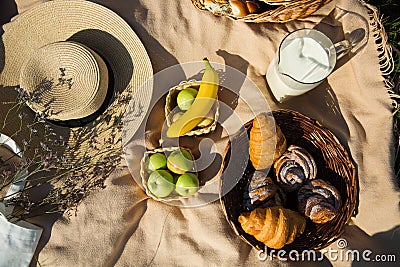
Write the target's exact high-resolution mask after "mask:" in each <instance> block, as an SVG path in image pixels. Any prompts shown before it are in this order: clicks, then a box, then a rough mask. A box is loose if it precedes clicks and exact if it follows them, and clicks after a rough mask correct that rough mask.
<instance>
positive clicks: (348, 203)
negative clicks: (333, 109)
mask: <svg viewBox="0 0 400 267" xmlns="http://www.w3.org/2000/svg"><path fill="white" fill-rule="evenodd" d="M272 113H273V115H274V118H275V119H276V117H277V116H279V114H288V115H290V116H293V117H296V118H299V119H301V120H304V121H307V122H309V123H311V124H312V125H314V126H315V127H318V128H319V129H320V130H322V131H324V132H326V133H327V134H329V135H330V137H331V138H332V140H334V142H336V145H337V146H340V148H341V150H342V153H343V156H344V158H345V159H346V160H348V162H347V164H346V167H347V168H348V171H349V173H348V175H349V177H348V178H349V180H350V182H351V185H347V186H346V189H347V192H346V194H347V198H346V200H345V201H343V203H342V208H341V211H342V212H343V210H347V212H346V213H345V214H344V215H345V216H344V217H343V219H341V220H340V225H337V226H338V227H337V228H338V231H336V232H335V233H334V234H332V233H331V234H330V236H328V239H327V240H326V241H325V242H324V243H322V244H319V245H318V246H315V247H310V248H308V249H313V250H320V249H323V248H325V247H327V246H329V245H330V244H331V243H332V242H334V241H335V240H337V239H338V238H339V236H340V235H341V234H342V233H343V231H344V226H345V225H346V224H347V223H349V221H350V219H351V217H355V216H356V214H357V208H358V191H359V187H358V178H357V173H356V168H355V164H354V161H353V159H352V158H351V156H350V154H349V153H348V152H347V151H346V149H345V148H344V147H343V145H342V144H341V143H340V142H339V140H338V139H337V137H336V136H335V135H334V134H333V133H332V132H331V131H330V130H329V129H328V128H326V127H324V126H323V125H322V124H321V123H320V122H319V121H317V120H315V119H312V118H309V117H307V116H306V115H304V114H302V113H300V112H297V111H293V110H289V109H280V110H276V111H273V112H272ZM252 122H253V119H252V120H250V121H248V122H247V123H246V124H245V128H246V133H248V131H249V130H250V129H251V126H252ZM228 154H230V142H228V144H227V146H226V148H225V151H224V154H223V159H224V160H223V161H222V164H221V169H220V171H219V177H220V178H221V179H220V180H219V194H220V204H221V207H222V210H223V212H224V215H225V218H226V220H227V222H228V224H229V225H230V227H231V228H232V230H233V231H234V232H235V234H236V235H237V236H239V238H240V239H242V240H243V241H245V242H246V243H247V244H249V245H251V246H252V247H253V248H255V249H256V250H258V251H260V252H261V251H265V248H266V246H264V245H263V246H260V244H256V243H253V242H251V240H249V239H248V238H247V237H246V235H247V234H244V235H242V234H241V232H243V230H242V229H241V228H238V227H237V226H236V225H235V222H233V221H232V220H231V219H230V217H229V214H228V207H227V206H226V204H225V197H226V195H228V194H229V192H228V193H227V194H226V195H222V191H223V190H222V186H223V177H222V175H223V171H224V169H225V167H226V164H225V162H226V159H227V158H226V157H227V155H228ZM228 162H229V160H228ZM342 193H343V192H342ZM236 223H237V224H238V222H236ZM309 223H312V222H311V221H309V220H308V219H307V224H309ZM328 223H329V222H328ZM328 223H327V224H328ZM239 227H240V226H239ZM248 236H249V235H248ZM295 242H296V241H295ZM295 242H294V243H292V244H291V245H293V244H295ZM259 243H261V242H259ZM285 248H286V246H285V247H284V248H283V249H285ZM274 256H276V255H274ZM286 256H287V253H286Z"/></svg>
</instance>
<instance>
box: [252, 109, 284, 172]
mask: <svg viewBox="0 0 400 267" xmlns="http://www.w3.org/2000/svg"><path fill="white" fill-rule="evenodd" d="M285 150H286V138H285V136H284V135H283V133H282V131H281V129H280V127H279V126H278V125H277V124H275V122H274V120H273V117H272V116H270V115H267V114H266V113H260V114H258V115H257V116H256V118H255V119H254V120H253V127H252V128H251V130H250V140H249V153H250V161H251V163H252V164H253V166H254V168H255V169H256V170H262V169H267V168H269V167H271V166H272V164H273V162H274V161H276V160H277V159H278V158H279V157H280V156H281V155H282V154H283V153H284V152H285Z"/></svg>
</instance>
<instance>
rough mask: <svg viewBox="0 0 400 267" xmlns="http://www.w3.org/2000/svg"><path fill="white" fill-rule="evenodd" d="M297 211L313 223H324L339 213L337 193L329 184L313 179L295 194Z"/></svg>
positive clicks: (339, 200) (339, 204)
mask: <svg viewBox="0 0 400 267" xmlns="http://www.w3.org/2000/svg"><path fill="white" fill-rule="evenodd" d="M297 198H298V210H299V211H300V213H302V214H304V215H305V216H306V217H309V218H310V219H311V220H312V221H313V222H315V223H326V222H328V221H330V220H332V219H333V218H335V216H336V214H337V213H338V212H339V209H340V207H341V197H340V193H339V191H338V190H337V189H336V188H335V187H334V186H333V185H331V184H330V183H329V182H327V181H324V180H321V179H315V180H310V181H308V182H307V183H306V184H305V185H304V186H302V187H301V188H300V190H299V192H298V194H297Z"/></svg>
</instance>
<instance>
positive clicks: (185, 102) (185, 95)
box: [176, 87, 198, 110]
mask: <svg viewBox="0 0 400 267" xmlns="http://www.w3.org/2000/svg"><path fill="white" fill-rule="evenodd" d="M197 92H198V91H197V90H196V89H194V88H191V87H189V88H186V89H183V90H182V91H180V92H179V94H178V96H177V98H176V102H177V103H178V107H179V108H180V109H181V110H188V109H189V108H190V106H191V105H192V103H193V101H194V99H195V98H196V96H197Z"/></svg>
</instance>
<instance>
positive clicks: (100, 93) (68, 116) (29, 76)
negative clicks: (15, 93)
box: [20, 41, 108, 121]
mask: <svg viewBox="0 0 400 267" xmlns="http://www.w3.org/2000/svg"><path fill="white" fill-rule="evenodd" d="M20 86H21V88H23V89H25V90H26V91H27V92H28V93H29V94H30V95H31V96H34V97H35V98H37V101H36V103H35V101H31V102H28V105H29V106H30V107H31V108H32V109H33V110H35V111H36V112H39V113H45V112H47V113H48V114H46V116H47V118H48V119H51V120H64V121H68V120H73V119H82V118H86V117H88V116H90V115H92V114H93V113H95V112H96V111H97V110H99V109H100V107H101V106H102V104H103V103H104V101H105V99H106V95H107V90H108V70H107V66H106V63H105V62H104V61H103V59H102V58H101V57H100V56H99V55H98V54H97V53H96V52H94V51H93V50H91V49H90V48H88V47H86V46H84V45H81V44H79V43H76V42H68V41H64V42H56V43H51V44H48V45H45V46H44V47H42V48H39V49H38V50H36V51H34V52H33V53H32V54H31V55H30V58H28V60H27V61H25V63H24V65H23V66H22V69H21V73H20Z"/></svg>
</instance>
